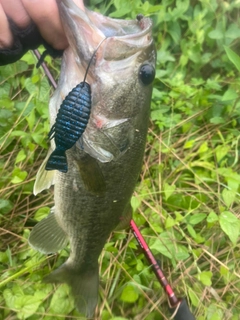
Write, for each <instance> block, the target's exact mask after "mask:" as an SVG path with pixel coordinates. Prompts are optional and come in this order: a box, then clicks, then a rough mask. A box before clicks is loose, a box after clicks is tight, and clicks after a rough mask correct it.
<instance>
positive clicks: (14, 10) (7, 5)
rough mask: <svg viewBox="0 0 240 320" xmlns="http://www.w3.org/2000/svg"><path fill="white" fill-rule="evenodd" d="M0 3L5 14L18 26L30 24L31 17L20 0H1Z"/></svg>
mask: <svg viewBox="0 0 240 320" xmlns="http://www.w3.org/2000/svg"><path fill="white" fill-rule="evenodd" d="M1 4H2V7H3V10H4V11H5V14H6V15H7V16H8V17H9V18H11V19H12V20H13V21H14V22H15V24H16V25H17V26H18V27H20V28H22V29H24V28H26V27H27V26H28V25H29V24H30V22H31V19H30V17H29V15H28V13H27V11H26V10H25V8H24V6H23V4H22V2H21V0H1Z"/></svg>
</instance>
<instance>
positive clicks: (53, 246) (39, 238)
mask: <svg viewBox="0 0 240 320" xmlns="http://www.w3.org/2000/svg"><path fill="white" fill-rule="evenodd" d="M28 241H29V244H30V245H31V246H32V247H33V248H34V249H36V250H38V251H40V252H42V253H45V254H49V253H54V252H57V251H58V250H61V249H63V248H64V247H65V246H66V245H67V242H68V239H67V235H66V233H65V232H64V231H63V229H62V228H61V227H60V226H59V224H58V222H57V220H56V216H55V214H54V213H53V212H51V213H50V214H49V215H48V216H47V218H45V219H43V220H41V221H40V222H39V223H38V224H36V226H35V227H34V228H33V229H32V231H31V233H30V236H29V239H28Z"/></svg>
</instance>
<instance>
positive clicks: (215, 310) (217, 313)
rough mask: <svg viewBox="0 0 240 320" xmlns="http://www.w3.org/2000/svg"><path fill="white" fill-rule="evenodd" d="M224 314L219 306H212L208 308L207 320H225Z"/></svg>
mask: <svg viewBox="0 0 240 320" xmlns="http://www.w3.org/2000/svg"><path fill="white" fill-rule="evenodd" d="M223 319H224V317H223V312H222V310H221V309H220V308H219V306H218V305H217V304H211V305H210V306H209V307H208V308H207V320H223Z"/></svg>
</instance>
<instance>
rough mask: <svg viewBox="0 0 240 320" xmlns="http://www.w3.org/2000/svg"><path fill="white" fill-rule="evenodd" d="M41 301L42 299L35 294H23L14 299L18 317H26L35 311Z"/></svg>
mask: <svg viewBox="0 0 240 320" xmlns="http://www.w3.org/2000/svg"><path fill="white" fill-rule="evenodd" d="M41 303H42V299H39V298H36V297H35V296H30V295H23V296H20V297H17V298H16V299H15V302H14V308H16V309H18V316H19V317H20V319H27V318H28V317H30V316H31V315H33V314H34V313H35V312H36V311H37V309H38V307H39V305H40V304H41Z"/></svg>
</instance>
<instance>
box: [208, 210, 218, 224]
mask: <svg viewBox="0 0 240 320" xmlns="http://www.w3.org/2000/svg"><path fill="white" fill-rule="evenodd" d="M218 220H219V218H218V215H217V214H216V213H215V212H213V211H211V212H210V213H209V215H208V217H207V222H209V223H213V222H216V221H218Z"/></svg>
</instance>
